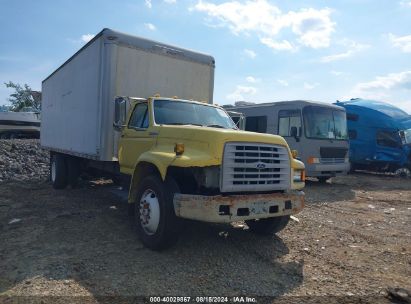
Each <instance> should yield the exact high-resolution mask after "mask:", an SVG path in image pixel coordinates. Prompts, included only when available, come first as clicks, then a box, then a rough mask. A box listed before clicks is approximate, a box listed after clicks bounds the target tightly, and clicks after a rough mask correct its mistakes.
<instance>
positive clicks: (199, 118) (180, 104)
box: [154, 99, 237, 129]
mask: <svg viewBox="0 0 411 304" xmlns="http://www.w3.org/2000/svg"><path fill="white" fill-rule="evenodd" d="M154 117H155V122H156V123H157V124H159V125H197V126H203V127H207V126H208V127H215V128H225V129H237V127H236V125H235V124H234V122H233V120H232V119H231V117H230V116H229V115H228V114H227V112H226V111H224V110H222V109H220V108H217V107H213V106H209V105H205V104H200V103H194V102H185V101H179V100H167V99H165V100H164V99H156V100H154Z"/></svg>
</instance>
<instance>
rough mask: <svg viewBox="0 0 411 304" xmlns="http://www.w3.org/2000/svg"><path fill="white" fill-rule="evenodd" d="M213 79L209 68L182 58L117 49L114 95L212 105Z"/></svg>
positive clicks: (121, 47) (132, 49)
mask: <svg viewBox="0 0 411 304" xmlns="http://www.w3.org/2000/svg"><path fill="white" fill-rule="evenodd" d="M213 77H214V67H213V66H210V65H207V64H204V63H199V62H195V61H192V60H189V59H188V58H187V59H185V58H184V55H181V56H179V57H172V56H169V55H164V54H162V53H161V52H159V53H157V52H148V51H145V50H139V49H136V48H131V47H127V46H122V45H120V46H119V47H118V49H117V79H116V94H117V95H122V96H135V97H148V96H154V94H156V93H158V94H160V95H161V96H165V97H173V96H178V97H179V98H182V99H188V100H189V99H193V100H198V101H207V102H210V103H212V102H213V95H212V94H213V86H212V83H213V80H214V79H213ZM210 83H211V84H210Z"/></svg>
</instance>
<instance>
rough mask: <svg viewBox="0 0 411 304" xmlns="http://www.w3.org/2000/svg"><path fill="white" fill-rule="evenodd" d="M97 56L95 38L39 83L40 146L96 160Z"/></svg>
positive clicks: (98, 53) (99, 57)
mask: <svg viewBox="0 0 411 304" xmlns="http://www.w3.org/2000/svg"><path fill="white" fill-rule="evenodd" d="M101 56H102V47H101V39H97V40H95V41H94V42H93V43H92V44H91V45H89V46H88V47H86V48H85V49H83V50H82V51H81V52H80V53H79V54H77V56H75V57H74V58H73V59H72V60H71V61H70V62H68V63H67V64H65V65H64V66H62V67H61V68H60V69H59V70H57V71H56V72H55V73H54V74H53V75H52V76H51V77H49V78H47V79H46V80H45V81H44V82H43V85H42V92H43V99H42V112H43V115H42V122H41V145H42V146H43V147H46V148H49V149H51V150H55V151H64V152H68V153H71V154H75V155H81V156H85V157H89V158H96V157H97V154H98V150H99V145H100V138H99V128H98V124H99V120H100V119H99V118H100V113H99V111H100V109H99V105H100V102H99V98H100V75H101V71H100V66H101V65H100V60H101Z"/></svg>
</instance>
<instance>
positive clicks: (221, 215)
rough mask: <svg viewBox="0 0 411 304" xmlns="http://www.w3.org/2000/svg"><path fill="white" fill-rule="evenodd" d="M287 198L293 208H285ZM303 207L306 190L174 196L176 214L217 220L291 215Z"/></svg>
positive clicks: (196, 218) (224, 221) (211, 220)
mask: <svg viewBox="0 0 411 304" xmlns="http://www.w3.org/2000/svg"><path fill="white" fill-rule="evenodd" d="M286 201H291V206H292V207H291V208H289V209H286V204H285V202H286ZM221 206H227V207H224V208H226V209H227V208H228V209H227V210H229V212H221ZM303 207H304V192H302V191H293V192H290V193H269V194H247V195H227V196H224V195H216V196H204V195H190V194H176V195H175V196H174V209H175V213H176V215H177V216H179V217H182V218H187V219H193V220H199V221H205V222H214V223H229V222H233V221H239V220H240V221H241V220H249V219H257V218H268V217H275V216H283V215H291V214H295V213H298V212H299V211H301V209H302V208H303ZM239 209H240V210H241V211H240V212H239V211H238V210H239Z"/></svg>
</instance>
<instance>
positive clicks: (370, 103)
mask: <svg viewBox="0 0 411 304" xmlns="http://www.w3.org/2000/svg"><path fill="white" fill-rule="evenodd" d="M338 104H340V105H341V106H356V107H360V108H363V109H365V110H366V109H370V110H374V111H377V112H380V113H382V114H385V115H386V116H388V117H391V118H394V119H406V118H409V117H410V115H408V114H407V112H405V111H403V110H401V109H400V108H397V107H395V106H393V105H391V104H389V103H385V102H382V101H376V100H368V99H360V98H355V99H351V100H348V101H342V102H339V103H338Z"/></svg>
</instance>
